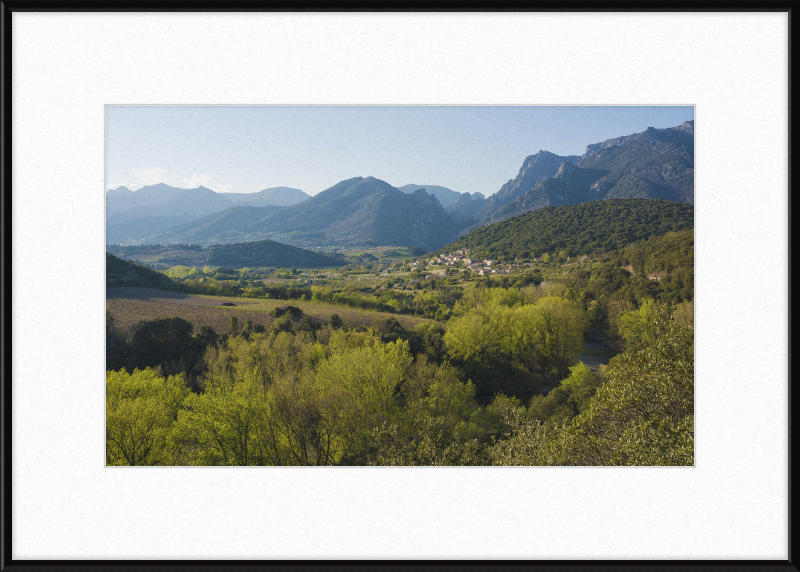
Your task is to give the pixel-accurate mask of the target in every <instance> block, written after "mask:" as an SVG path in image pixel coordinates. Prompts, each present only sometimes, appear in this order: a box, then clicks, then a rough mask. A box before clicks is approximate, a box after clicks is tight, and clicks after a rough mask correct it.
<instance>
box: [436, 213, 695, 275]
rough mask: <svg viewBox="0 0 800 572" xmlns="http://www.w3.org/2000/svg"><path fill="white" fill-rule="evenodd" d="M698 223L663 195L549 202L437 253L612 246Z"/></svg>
mask: <svg viewBox="0 0 800 572" xmlns="http://www.w3.org/2000/svg"><path fill="white" fill-rule="evenodd" d="M692 226H694V208H693V207H692V206H691V205H689V204H686V203H679V202H675V201H666V200H661V199H611V200H605V201H593V202H588V203H581V204H578V205H566V206H560V207H547V208H543V209H539V210H536V211H533V212H531V213H527V214H523V215H519V216H516V217H514V218H510V219H507V220H504V221H501V222H498V223H495V224H492V225H489V226H486V227H482V228H479V229H477V230H474V231H472V232H470V233H469V234H467V235H465V236H463V237H461V238H460V239H459V240H457V241H455V242H454V243H452V244H449V245H448V246H446V247H444V248H441V249H439V250H438V251H436V252H435V253H433V254H439V253H444V252H453V251H455V250H458V249H462V248H468V249H470V251H471V253H472V254H473V255H474V256H478V257H484V258H498V259H502V260H508V259H514V258H518V259H522V258H529V257H530V258H536V257H539V256H541V255H543V254H545V253H553V252H555V251H565V252H566V253H567V254H566V256H574V255H576V254H583V253H587V252H591V251H592V250H594V249H597V248H603V249H606V250H613V249H616V248H620V247H623V246H628V245H629V244H632V243H635V242H637V241H640V240H642V239H647V238H649V237H651V236H657V235H661V234H665V233H667V232H671V231H676V230H681V229H684V228H687V227H692Z"/></svg>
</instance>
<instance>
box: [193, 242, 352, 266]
mask: <svg viewBox="0 0 800 572" xmlns="http://www.w3.org/2000/svg"><path fill="white" fill-rule="evenodd" d="M208 264H210V265H212V266H228V267H234V268H235V267H242V266H249V267H253V266H256V267H262V266H272V267H276V268H278V267H281V268H324V267H331V266H339V265H341V264H342V259H341V258H340V257H334V256H327V255H325V254H319V253H318V252H312V251H310V250H304V249H302V248H296V247H294V246H289V245H287V244H281V243H279V242H274V241H272V240H260V241H256V242H240V243H237V244H218V245H214V246H211V247H209V249H208Z"/></svg>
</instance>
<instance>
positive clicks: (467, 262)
mask: <svg viewBox="0 0 800 572" xmlns="http://www.w3.org/2000/svg"><path fill="white" fill-rule="evenodd" d="M428 263H429V264H440V265H442V266H451V267H456V266H461V267H462V268H463V271H469V272H472V273H473V274H477V275H479V276H486V275H487V274H511V273H512V272H513V271H514V270H515V269H518V268H523V267H525V266H533V264H532V263H530V262H526V263H518V262H517V260H514V262H503V261H501V260H495V259H494V258H485V259H480V258H471V257H470V256H469V249H465V250H456V251H455V252H453V253H446V254H441V255H439V256H434V257H433V258H430V259H429V260H428ZM419 265H420V263H419V261H416V262H413V263H412V264H411V266H412V267H418V266H419Z"/></svg>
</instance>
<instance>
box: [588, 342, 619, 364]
mask: <svg viewBox="0 0 800 572" xmlns="http://www.w3.org/2000/svg"><path fill="white" fill-rule="evenodd" d="M619 353H622V352H620V351H619V350H615V349H614V348H610V347H608V346H607V345H605V344H604V343H603V342H601V341H597V340H588V341H585V342H583V352H582V353H581V355H579V356H578V361H582V362H583V363H585V364H586V365H588V366H589V368H590V369H591V370H592V371H597V370H598V369H600V365H601V364H602V365H608V362H609V361H610V360H611V358H612V357H614V356H615V355H617V354H619Z"/></svg>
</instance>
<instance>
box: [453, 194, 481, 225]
mask: <svg viewBox="0 0 800 572" xmlns="http://www.w3.org/2000/svg"><path fill="white" fill-rule="evenodd" d="M485 202H486V198H485V197H484V196H483V195H482V194H481V193H473V194H472V195H470V194H469V193H464V194H463V195H461V197H460V198H459V199H458V200H457V201H456V202H455V203H453V204H452V205H450V206H449V207H446V208H445V210H446V211H447V214H449V215H450V218H452V219H453V220H454V221H455V222H458V221H460V220H463V219H465V218H467V217H471V216H472V215H474V214H475V213H477V212H478V211H480V210H481V209H482V208H483V205H484V203H485Z"/></svg>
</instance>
